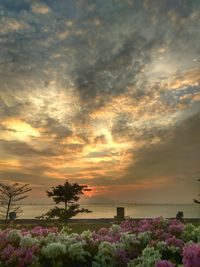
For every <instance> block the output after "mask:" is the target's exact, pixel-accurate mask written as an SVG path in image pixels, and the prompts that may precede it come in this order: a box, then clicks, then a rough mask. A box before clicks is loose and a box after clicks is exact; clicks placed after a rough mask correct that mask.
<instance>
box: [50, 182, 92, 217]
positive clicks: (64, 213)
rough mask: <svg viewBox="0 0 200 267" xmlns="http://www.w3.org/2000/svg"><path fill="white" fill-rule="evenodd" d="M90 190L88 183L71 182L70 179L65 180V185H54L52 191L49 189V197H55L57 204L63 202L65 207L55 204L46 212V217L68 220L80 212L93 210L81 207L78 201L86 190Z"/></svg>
mask: <svg viewBox="0 0 200 267" xmlns="http://www.w3.org/2000/svg"><path fill="white" fill-rule="evenodd" d="M90 190H91V189H89V188H88V187H87V185H79V184H77V183H74V184H70V183H69V182H68V181H65V183H64V185H58V186H56V187H52V191H47V195H48V197H50V198H53V201H54V202H55V203H56V204H60V203H63V204H64V207H63V208H60V207H58V206H55V207H54V208H52V209H51V210H50V211H48V212H47V213H46V214H45V216H46V218H50V219H52V218H56V219H59V220H61V221H65V222H66V221H68V220H69V219H70V218H71V217H73V216H75V215H77V214H78V213H84V212H86V213H88V212H91V211H90V210H88V209H83V208H79V206H80V205H79V204H78V203H77V202H78V200H79V199H80V196H81V195H83V194H84V191H90Z"/></svg>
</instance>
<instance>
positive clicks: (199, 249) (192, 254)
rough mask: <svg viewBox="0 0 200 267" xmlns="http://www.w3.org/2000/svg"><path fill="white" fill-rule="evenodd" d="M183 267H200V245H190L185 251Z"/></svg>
mask: <svg viewBox="0 0 200 267" xmlns="http://www.w3.org/2000/svg"><path fill="white" fill-rule="evenodd" d="M183 265H184V267H199V266H200V244H195V243H192V244H189V245H186V246H185V247H184V249H183Z"/></svg>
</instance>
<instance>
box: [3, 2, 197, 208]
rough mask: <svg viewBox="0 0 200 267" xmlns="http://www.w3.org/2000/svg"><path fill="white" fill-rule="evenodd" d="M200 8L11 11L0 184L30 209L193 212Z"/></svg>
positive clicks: (11, 6)
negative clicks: (75, 186) (74, 198)
mask: <svg viewBox="0 0 200 267" xmlns="http://www.w3.org/2000/svg"><path fill="white" fill-rule="evenodd" d="M199 11H200V1H198V0H162V1H160V0H143V1H142V0H59V1H55V0H43V1H42V0H41V1H39V0H38V1H37V0H35V1H34V0H18V1H13V0H0V77H1V83H0V180H1V181H3V182H10V181H17V182H20V183H24V182H25V183H30V184H31V187H32V188H33V190H32V193H31V197H30V198H29V201H32V202H34V201H35V202H41V201H43V200H44V201H47V200H46V199H45V190H46V189H49V188H50V187H51V186H53V185H56V184H58V183H63V182H64V180H65V179H68V180H69V181H70V182H75V181H77V182H78V183H81V184H82V183H84V184H88V185H89V186H90V187H91V188H92V192H91V193H90V194H89V195H88V196H87V197H86V198H85V200H86V201H91V202H94V201H97V202H98V201H101V202H102V201H103V202H107V201H123V202H162V203H163V202H164V203H166V202H169V203H171V202H174V203H178V202H179V203H180V202H184V203H185V202H187V203H192V199H193V197H195V196H197V195H198V191H199V190H200V189H199V188H198V186H199V185H198V182H197V179H198V178H200V46H199V44H200V30H199V29H200V12H199Z"/></svg>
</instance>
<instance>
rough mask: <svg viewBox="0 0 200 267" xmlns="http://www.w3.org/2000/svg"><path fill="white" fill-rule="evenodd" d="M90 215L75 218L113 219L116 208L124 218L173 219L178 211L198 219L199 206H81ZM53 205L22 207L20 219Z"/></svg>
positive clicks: (199, 213)
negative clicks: (120, 209) (87, 210)
mask: <svg viewBox="0 0 200 267" xmlns="http://www.w3.org/2000/svg"><path fill="white" fill-rule="evenodd" d="M81 206H82V207H83V208H87V209H89V210H91V211H92V213H85V214H79V215H77V216H76V218H113V217H114V216H115V215H116V208H117V207H124V208H125V216H130V217H132V218H153V217H158V216H163V217H164V218H170V217H175V216H176V213H177V212H178V211H183V213H184V217H185V218H200V205H197V204H187V205H185V204H184V205H183V204H182V205H171V204H169V205H163V204H162V205H161V204H160V205H158V204H157V205H153V204H152V205H144V204H137V205H135V204H87V205H81ZM52 207H53V205H23V206H22V208H23V214H22V215H21V217H20V218H22V219H32V218H35V217H36V216H39V215H41V214H43V213H45V212H47V211H48V210H49V209H50V208H52Z"/></svg>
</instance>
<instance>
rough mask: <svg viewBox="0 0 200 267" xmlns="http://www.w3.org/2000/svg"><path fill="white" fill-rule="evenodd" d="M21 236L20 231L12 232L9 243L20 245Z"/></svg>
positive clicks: (9, 234)
mask: <svg viewBox="0 0 200 267" xmlns="http://www.w3.org/2000/svg"><path fill="white" fill-rule="evenodd" d="M21 237H22V236H21V234H20V233H19V231H18V230H11V231H10V232H9V233H8V241H9V242H10V243H11V244H18V243H19V242H20V240H21Z"/></svg>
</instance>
